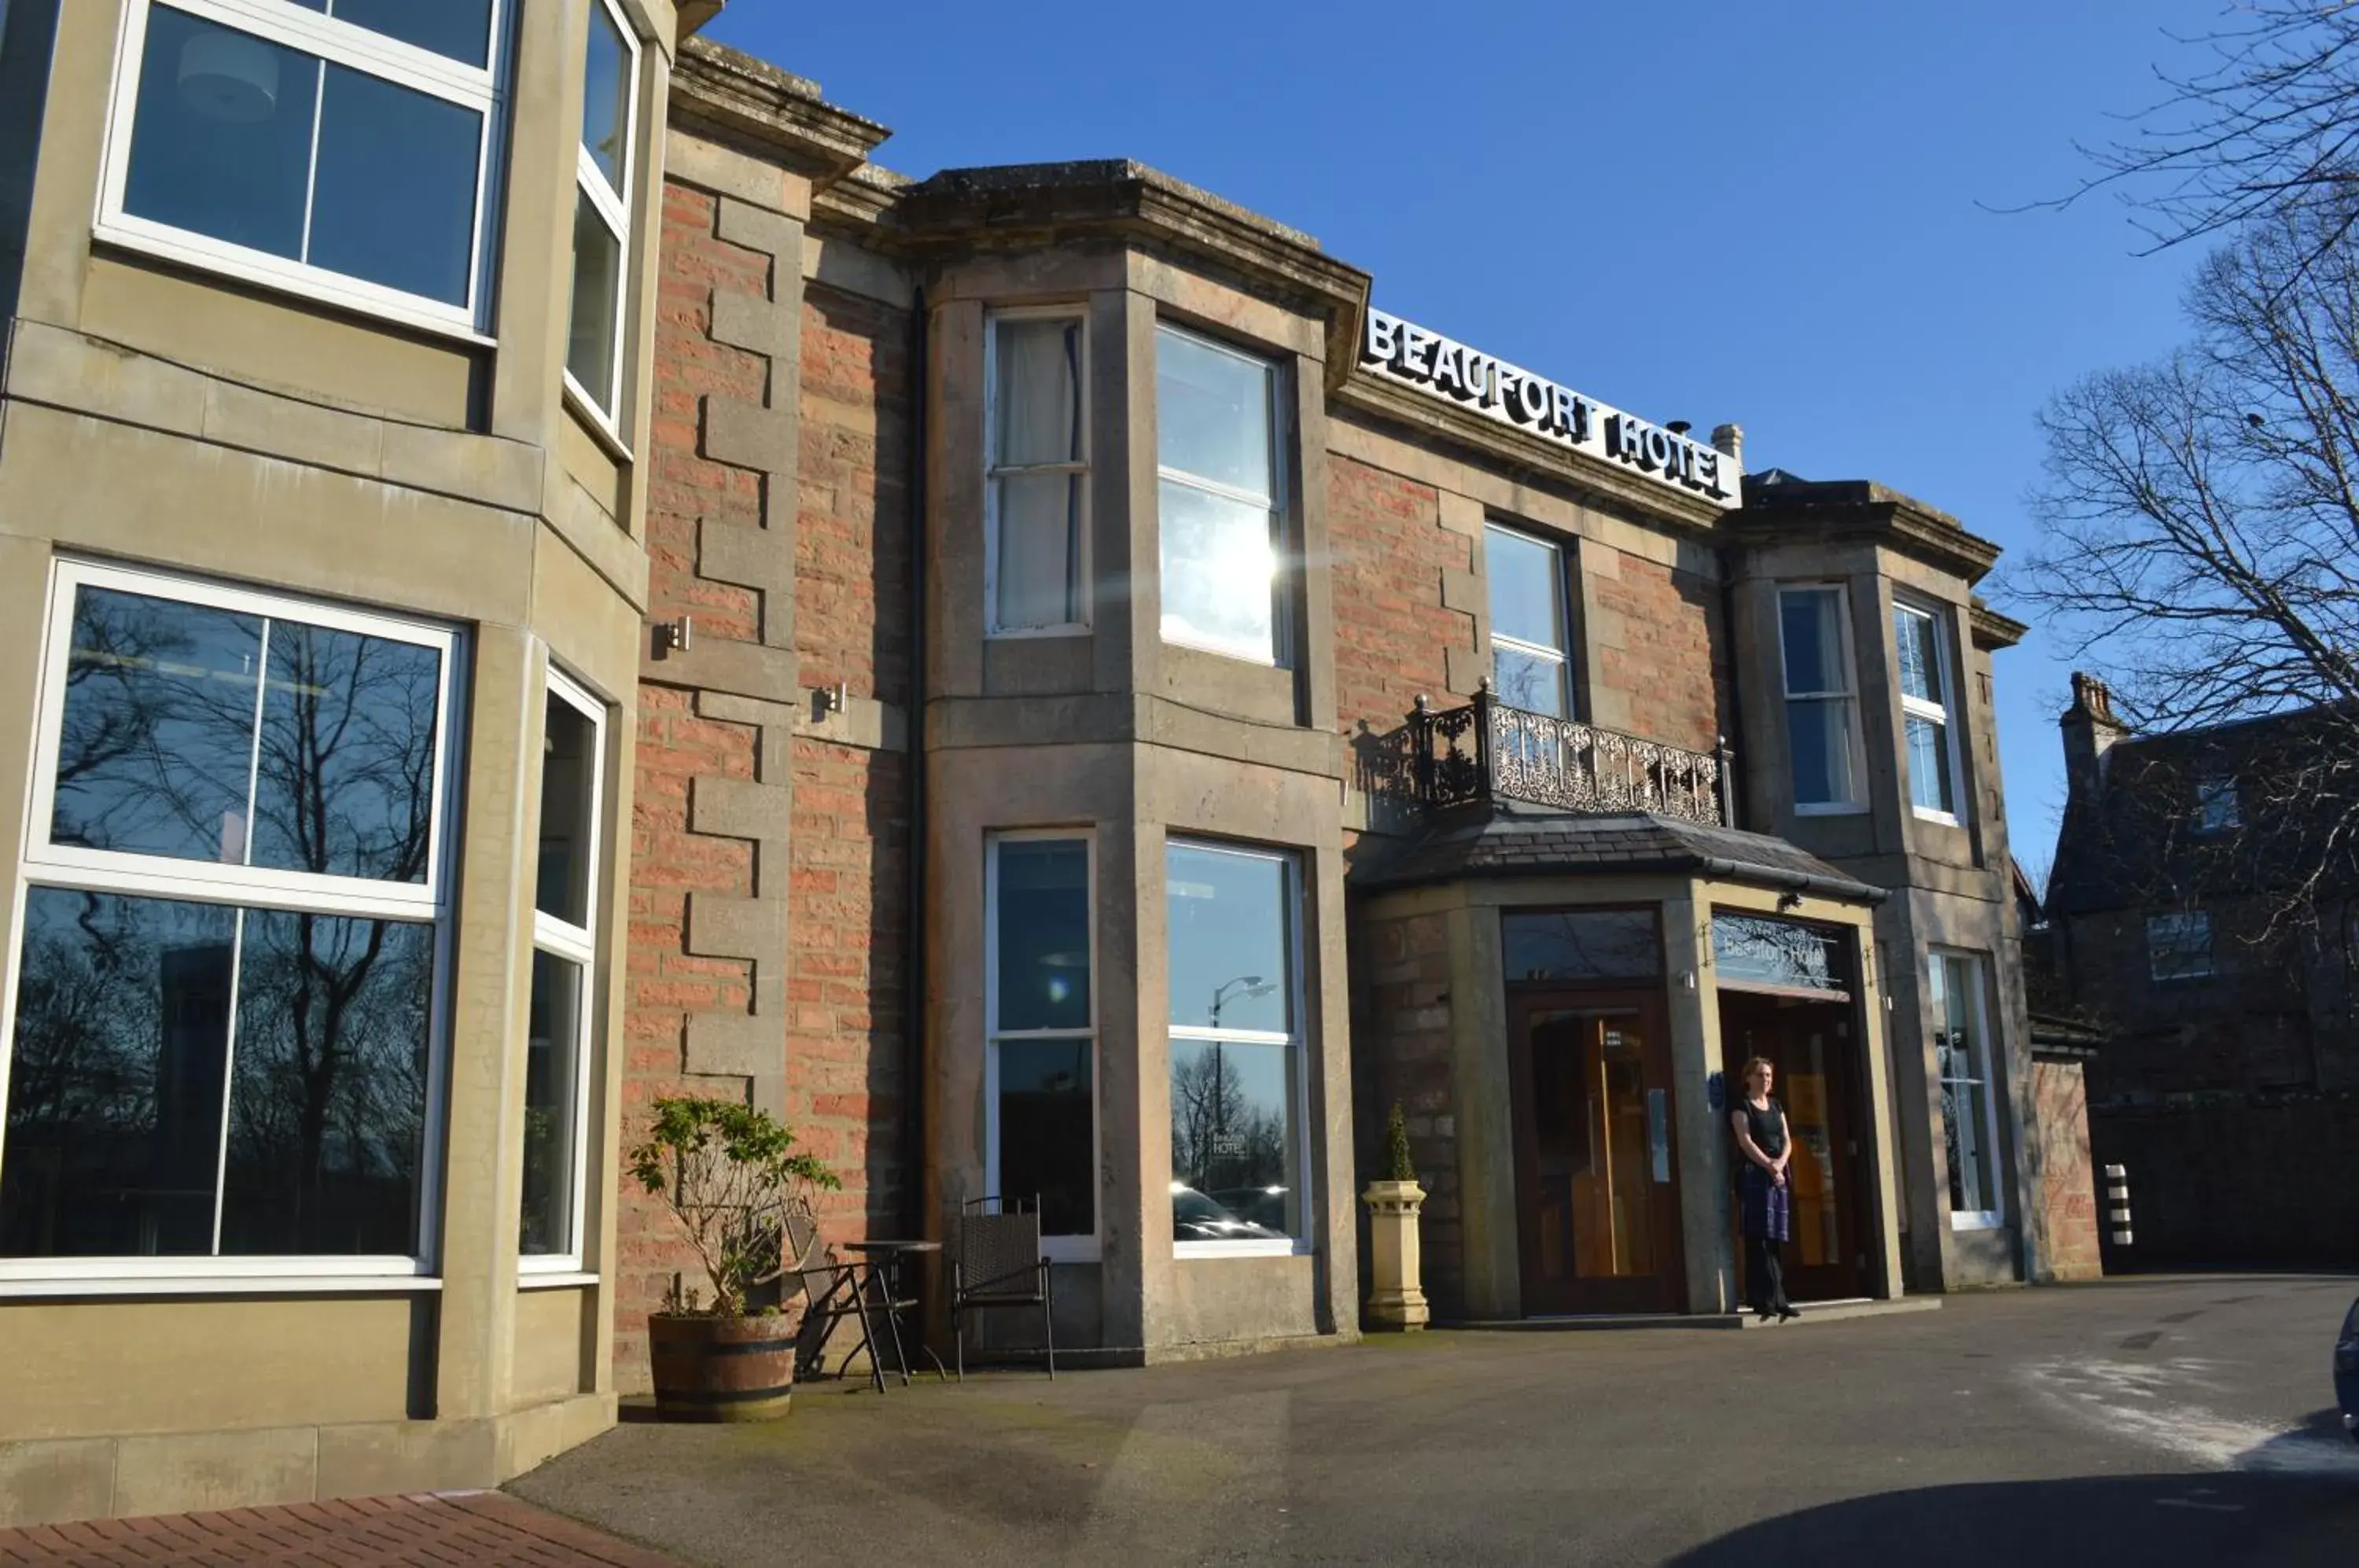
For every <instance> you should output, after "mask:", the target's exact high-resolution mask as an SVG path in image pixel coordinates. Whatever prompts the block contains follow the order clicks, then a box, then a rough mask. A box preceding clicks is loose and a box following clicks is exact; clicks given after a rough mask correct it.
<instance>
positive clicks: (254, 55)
mask: <svg viewBox="0 0 2359 1568" xmlns="http://www.w3.org/2000/svg"><path fill="white" fill-rule="evenodd" d="M506 13H507V5H506V0H172V3H171V4H165V3H164V0H129V3H128V5H127V7H126V10H125V23H124V28H123V35H122V36H123V44H122V56H121V59H120V60H119V61H118V63H117V67H116V85H115V95H114V105H113V115H112V124H111V125H110V128H109V134H108V137H107V158H106V168H105V177H104V178H105V185H104V194H103V201H102V203H101V212H100V217H99V223H98V234H99V236H100V237H101V238H102V239H105V240H109V241H113V242H114V243H117V244H121V245H130V246H135V247H137V248H140V249H144V250H148V251H152V252H156V253H158V254H161V255H164V256H168V257H169V258H170V259H173V260H176V261H180V262H185V263H189V264H191V265H194V266H198V267H208V268H211V269H213V270H216V271H223V272H228V273H230V274H233V275H234V276H237V277H239V278H245V279H246V280H248V281H251V282H258V283H263V284H267V285H271V286H275V287H279V288H286V289H294V290H296V291H298V292H302V293H306V294H310V295H313V296H316V297H319V298H321V299H325V300H327V301H329V302H331V303H334V304H339V305H344V306H349V307H353V308H356V309H361V310H370V311H374V312H376V313H379V314H384V315H389V316H392V317H395V318H397V319H399V320H403V321H409V322H412V323H415V324H418V325H421V326H429V327H436V328H442V329H453V330H457V331H460V332H473V331H477V330H480V328H481V327H482V326H483V324H484V319H485V317H486V314H487V312H486V310H485V309H484V305H485V297H486V295H487V293H488V290H487V289H486V288H485V284H484V279H485V274H486V251H487V248H488V247H487V246H486V245H484V235H485V234H488V233H489V232H490V229H491V226H492V220H493V217H494V214H493V212H491V201H490V196H489V192H490V191H491V188H492V186H493V184H494V182H495V176H494V173H493V171H494V170H495V169H496V168H497V167H498V164H499V161H500V159H499V148H498V146H497V143H498V140H499V137H500V135H501V130H502V125H501V120H502V115H503V97H502V88H501V85H500V84H501V81H502V78H503V75H504V71H505V63H504V62H503V61H502V60H500V59H499V55H500V52H501V49H502V46H503V45H504V43H505V41H506V37H507V15H506Z"/></svg>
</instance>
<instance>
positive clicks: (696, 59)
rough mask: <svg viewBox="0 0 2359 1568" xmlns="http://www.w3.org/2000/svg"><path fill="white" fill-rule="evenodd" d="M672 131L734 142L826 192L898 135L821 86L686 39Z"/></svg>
mask: <svg viewBox="0 0 2359 1568" xmlns="http://www.w3.org/2000/svg"><path fill="white" fill-rule="evenodd" d="M671 124H672V126H673V128H674V129H677V130H681V131H686V132H688V133H689V134H690V135H691V136H708V137H713V138H715V139H718V140H721V141H723V142H726V143H729V144H732V145H734V146H736V147H740V148H743V149H745V150H748V151H751V152H754V153H756V155H758V156H760V157H763V158H766V159H768V160H770V161H773V162H775V163H777V164H778V165H779V166H780V167H782V168H785V169H791V170H793V171H794V172H795V173H797V174H800V175H804V176H806V177H808V178H809V179H810V180H811V181H812V182H813V183H814V184H815V185H819V186H821V187H826V186H829V185H832V184H833V183H835V182H836V181H838V180H843V178H844V177H845V176H846V175H849V174H851V173H852V172H853V171H854V170H855V169H859V168H861V167H862V166H863V165H864V164H865V163H866V162H867V161H868V155H869V153H870V152H872V151H874V150H875V148H876V147H877V146H878V145H879V144H880V143H882V142H883V141H884V140H885V138H886V137H887V136H891V135H892V132H890V131H888V130H886V128H885V127H884V126H883V125H878V124H877V123H876V122H875V121H874V120H868V119H864V118H862V117H861V116H860V115H858V114H853V113H851V112H850V111H849V110H844V109H839V108H837V107H835V105H833V104H832V103H828V102H826V101H825V100H824V99H822V98H821V96H820V92H819V83H817V82H811V81H808V80H806V79H805V78H803V77H799V76H797V75H795V74H793V73H792V72H791V71H780V70H779V69H778V68H777V66H774V65H771V64H769V63H767V62H766V61H764V60H756V59H755V58H754V57H753V56H752V55H749V54H745V53H744V52H742V51H740V50H737V49H730V48H728V47H726V46H725V45H722V44H716V43H713V42H711V41H710V40H708V39H705V38H683V39H682V40H681V41H680V49H679V63H678V64H677V65H676V66H675V67H674V69H673V72H672V79H671Z"/></svg>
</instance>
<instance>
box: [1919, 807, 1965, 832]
mask: <svg viewBox="0 0 2359 1568" xmlns="http://www.w3.org/2000/svg"><path fill="white" fill-rule="evenodd" d="M1908 814H1909V815H1910V816H1913V817H1915V818H1916V819H1917V820H1918V821H1919V822H1938V823H1940V825H1941V826H1943V827H1945V828H1954V827H1962V826H1963V825H1964V824H1963V823H1962V822H1959V821H1958V819H1957V816H1956V815H1955V813H1953V812H1950V811H1934V810H1932V809H1931V808H1930V807H1927V806H1911V807H1909V808H1908Z"/></svg>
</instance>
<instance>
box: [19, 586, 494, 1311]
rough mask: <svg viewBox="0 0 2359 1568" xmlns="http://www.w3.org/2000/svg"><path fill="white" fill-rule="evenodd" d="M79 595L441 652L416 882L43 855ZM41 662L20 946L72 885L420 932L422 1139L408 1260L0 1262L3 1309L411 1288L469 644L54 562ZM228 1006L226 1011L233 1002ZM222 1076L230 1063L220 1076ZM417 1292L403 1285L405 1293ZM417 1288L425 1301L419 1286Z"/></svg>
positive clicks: (432, 1110)
mask: <svg viewBox="0 0 2359 1568" xmlns="http://www.w3.org/2000/svg"><path fill="white" fill-rule="evenodd" d="M84 587H92V588H103V589H112V590H115V591H117V592H121V593H141V594H147V595H152V596H154V597H157V598H162V599H169V600H174V601H178V602H179V603H183V604H196V605H201V606H204V607H207V608H212V609H221V610H228V611H232V612H234V613H237V614H241V615H262V616H267V617H269V618H271V619H274V620H281V621H299V622H302V623H304V624H306V625H309V626H322V627H326V628H329V629H332V630H336V631H346V632H353V633H356V634H359V635H363V636H367V637H383V638H386V639H389V640H393V641H397V642H405V643H409V644H412V645H414V646H418V647H423V648H433V649H434V650H436V651H437V652H438V653H439V654H440V658H441V660H442V683H441V690H440V693H439V694H438V699H437V704H436V710H435V742H434V779H433V781H432V784H431V787H430V793H429V801H430V805H429V818H428V829H427V845H428V848H427V855H426V880H425V881H424V882H423V883H421V884H417V885H402V884H394V883H384V882H374V881H370V880H368V879H366V878H364V877H341V876H325V875H320V874H315V873H311V872H302V871H280V870H274V869H270V868H267V867H261V866H223V865H220V864H218V863H215V862H212V861H196V860H178V859H173V858H169V857H167V856H163V855H143V854H138V853H135V852H130V851H124V850H102V849H91V848H87V847H85V846H82V845H75V844H51V843H49V833H50V827H51V822H52V820H53V817H54V811H55V804H56V800H55V796H56V789H57V760H58V747H59V744H60V738H61V735H62V732H63V726H64V720H65V684H66V675H67V668H68V665H69V663H70V662H71V660H70V659H69V657H68V650H69V649H70V648H71V647H72V637H73V616H74V604H75V597H76V593H77V592H78V591H79V590H80V589H82V588H84ZM46 628H47V630H46V635H45V636H44V637H43V641H42V647H41V658H40V674H39V681H40V685H39V688H38V690H39V692H40V706H39V710H38V718H37V720H36V723H35V726H34V745H35V747H36V751H35V756H34V764H33V769H32V791H33V793H32V799H31V800H30V802H29V805H28V809H27V811H26V812H25V829H24V839H23V841H22V843H21V844H20V845H19V846H18V853H17V878H16V898H15V908H14V920H13V921H12V926H11V929H12V930H14V931H16V933H18V940H19V943H20V944H21V938H22V933H23V931H24V928H25V905H26V899H27V895H28V894H29V893H30V891H31V890H32V889H33V888H34V887H70V888H74V889H78V890H79V889H88V890H90V891H92V892H103V893H120V894H125V895H129V896H132V897H146V898H170V899H179V900H182V901H188V902H196V903H207V904H217V905H225V906H228V907H231V908H243V909H298V910H301V909H308V910H311V911H314V912H317V913H321V914H330V915H341V916H352V917H356V918H360V919H370V918H381V919H390V920H408V921H412V922H415V923H418V924H421V925H431V926H432V927H433V931H434V936H433V948H434V984H433V990H432V994H431V996H430V998H429V1026H428V1036H427V1081H426V1128H427V1131H426V1136H425V1139H424V1141H423V1144H422V1146H421V1147H420V1149H419V1177H418V1252H417V1254H416V1256H414V1257H399V1256H394V1255H390V1254H387V1255H381V1256H346V1255H336V1256H325V1257H315V1256H304V1255H300V1254H285V1255H277V1256H269V1257H263V1256H247V1257H220V1256H212V1257H208V1256H190V1255H182V1256H175V1257H170V1258H99V1257H76V1258H0V1299H5V1297H8V1296H12V1295H18V1294H26V1295H56V1294H60V1293H61V1292H60V1286H61V1285H63V1284H66V1283H68V1282H71V1290H72V1293H88V1294H138V1293H142V1292H151V1293H152V1292H154V1291H156V1290H167V1291H170V1290H194V1291H199V1292H202V1291H220V1290H239V1289H246V1288H250V1287H255V1286H258V1285H260V1284H262V1283H269V1284H270V1285H272V1286H273V1287H274V1288H283V1289H287V1290H365V1289H369V1288H371V1282H378V1283H379V1284H380V1287H381V1282H382V1281H385V1280H387V1279H395V1280H409V1281H413V1282H414V1281H418V1280H421V1279H433V1277H434V1276H435V1275H436V1273H437V1266H436V1261H435V1260H436V1258H437V1256H438V1252H439V1247H440V1229H441V1224H440V1222H441V1206H442V1156H443V1141H442V1133H441V1128H442V1125H443V1121H444V1116H445V1112H444V1104H445V1100H446V1098H447V1094H448V1076H449V1056H450V1017H449V1015H450V1006H449V1001H450V985H451V945H452V943H451V866H452V863H453V861H454V859H455V855H454V850H455V843H454V835H453V834H452V833H451V824H452V822H453V821H454V820H455V818H454V812H453V805H454V802H453V800H452V797H453V794H454V793H455V789H456V779H457V775H456V772H455V770H454V768H453V765H452V759H453V758H454V757H457V756H460V755H462V753H463V750H464V747H465V736H464V735H463V734H462V721H461V714H460V712H459V705H458V702H457V701H456V697H455V693H456V692H457V691H459V690H460V689H461V686H460V682H461V681H462V678H463V671H462V669H461V664H462V659H463V656H464V652H465V648H464V645H463V644H462V641H461V639H460V637H459V634H458V633H457V632H456V631H455V630H453V629H451V627H448V626H440V625H437V624H435V623H432V622H425V621H416V620H410V619H408V618H406V617H401V616H397V615H388V614H385V613H381V612H375V611H359V610H350V609H344V608H342V607H340V606H336V605H331V604H322V603H320V602H317V601H314V600H310V599H305V598H301V597H299V596H296V595H292V594H280V593H260V592H256V591H254V590H250V589H245V588H237V587H232V586H228V585H226V584H221V583H212V582H210V581H207V580H204V579H200V578H194V577H184V576H179V575H174V574H167V573H164V572H147V571H141V570H137V569H134V568H129V567H119V566H110V565H103V564H100V563H98V562H94V561H77V560H71V559H64V558H60V559H59V560H57V561H54V562H53V563H52V567H51V571H50V577H49V613H48V618H47V622H46ZM0 964H5V984H0V1105H6V1104H7V1096H8V1071H9V1067H10V1065H11V1063H12V1062H13V1061H14V1059H15V1046H16V1040H15V1036H16V995H17V985H18V982H19V980H20V977H21V972H22V969H23V964H22V962H21V946H19V947H18V948H12V949H11V950H10V951H8V952H7V953H5V954H0ZM233 1005H234V1004H233ZM228 1070H229V1064H228V1063H227V1062H224V1064H223V1071H224V1072H227V1071H228ZM6 1138H7V1126H6V1123H5V1119H0V1163H5V1160H6V1159H7V1144H6ZM213 1202H214V1222H213V1225H214V1234H215V1242H216V1245H218V1243H219V1235H220V1228H221V1219H220V1212H221V1205H222V1192H221V1189H220V1188H219V1187H218V1186H217V1187H216V1189H215V1192H214V1200H213ZM404 1288H412V1287H404ZM416 1288H424V1287H416Z"/></svg>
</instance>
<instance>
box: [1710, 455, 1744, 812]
mask: <svg viewBox="0 0 2359 1568" xmlns="http://www.w3.org/2000/svg"><path fill="white" fill-rule="evenodd" d="M1712 450H1713V451H1714V452H1719V453H1720V454H1721V455H1722V456H1723V457H1725V458H1727V459H1728V460H1729V461H1730V462H1732V463H1743V462H1744V461H1745V428H1744V427H1743V426H1742V425H1736V424H1725V425H1715V426H1713V427H1712ZM1737 483H1738V485H1740V486H1741V485H1743V484H1744V481H1743V480H1742V479H1741V478H1740V479H1739V480H1738V481H1737ZM1737 494H1738V501H1739V506H1738V510H1740V511H1742V510H1743V509H1744V508H1743V505H1742V502H1743V498H1744V492H1743V491H1742V489H1740V490H1739V491H1738V493H1737ZM1725 565H1726V560H1725V558H1723V567H1724V566H1725ZM1720 624H1721V627H1722V631H1723V635H1724V636H1725V637H1727V638H1728V651H1729V660H1728V723H1727V724H1726V725H1725V726H1723V733H1722V735H1721V736H1720V746H1719V749H1718V752H1717V756H1718V757H1719V758H1720V822H1721V825H1722V826H1723V827H1730V828H1733V827H1736V826H1738V825H1739V824H1740V823H1741V822H1743V821H1744V819H1745V812H1744V811H1743V809H1742V805H1743V800H1744V791H1743V789H1741V788H1740V787H1739V781H1738V779H1737V777H1736V758H1735V757H1734V756H1733V755H1731V754H1730V751H1729V748H1728V737H1729V736H1730V735H1735V736H1737V737H1738V738H1739V739H1742V738H1743V737H1744V735H1745V705H1744V704H1745V699H1744V697H1743V696H1742V695H1740V692H1739V688H1738V685H1737V680H1736V653H1737V648H1736V583H1734V580H1732V579H1728V578H1726V577H1723V580H1722V582H1721V587H1720Z"/></svg>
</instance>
